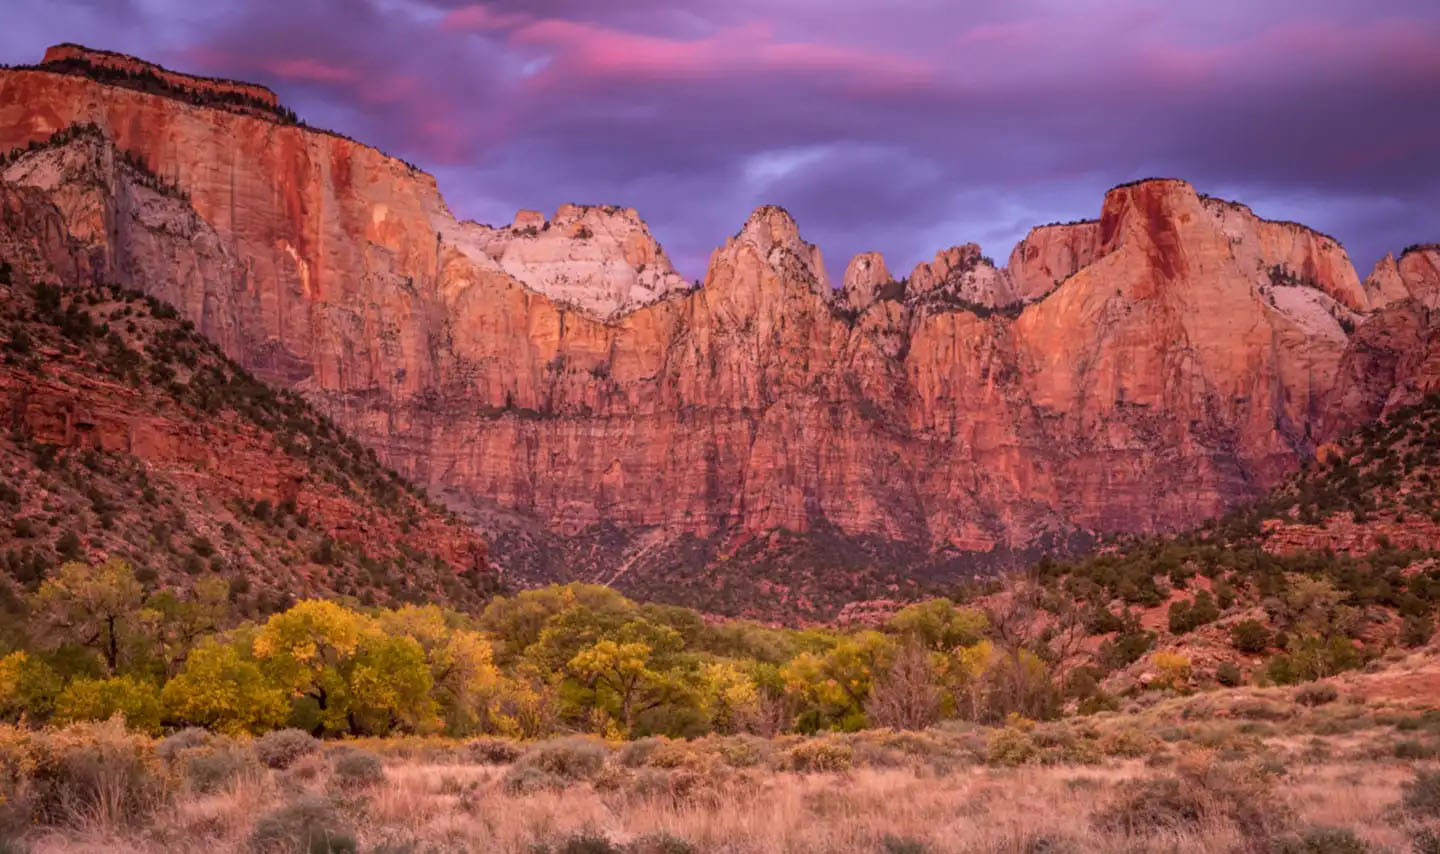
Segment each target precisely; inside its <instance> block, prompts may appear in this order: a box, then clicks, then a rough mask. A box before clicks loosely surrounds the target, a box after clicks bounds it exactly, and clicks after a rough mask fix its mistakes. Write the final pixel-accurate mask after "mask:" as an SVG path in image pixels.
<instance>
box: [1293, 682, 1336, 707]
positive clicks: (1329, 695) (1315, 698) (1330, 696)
mask: <svg viewBox="0 0 1440 854" xmlns="http://www.w3.org/2000/svg"><path fill="white" fill-rule="evenodd" d="M1338 699H1340V691H1339V689H1337V688H1336V687H1335V686H1334V685H1331V684H1330V683H1328V682H1312V683H1310V684H1309V685H1303V686H1301V688H1300V689H1299V690H1298V691H1296V692H1295V702H1297V703H1299V704H1300V705H1302V706H1323V705H1325V704H1326V703H1333V702H1335V701H1336V700H1338Z"/></svg>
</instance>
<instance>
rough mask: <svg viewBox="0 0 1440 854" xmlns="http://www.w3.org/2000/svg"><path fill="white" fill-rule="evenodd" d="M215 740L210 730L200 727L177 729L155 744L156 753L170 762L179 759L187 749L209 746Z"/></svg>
mask: <svg viewBox="0 0 1440 854" xmlns="http://www.w3.org/2000/svg"><path fill="white" fill-rule="evenodd" d="M214 740H215V736H214V735H212V734H211V733H210V731H209V730H206V729H201V728H199V727H186V728H185V729H182V730H177V731H175V732H173V733H171V734H170V735H167V736H165V737H164V738H162V739H160V740H159V741H158V742H156V744H155V755H156V756H158V757H160V758H161V759H163V760H165V761H166V762H170V761H172V760H175V759H179V758H180V756H181V754H183V753H185V752H186V751H190V750H194V749H195V748H197V747H209V746H210V743H211V742H212V741H214Z"/></svg>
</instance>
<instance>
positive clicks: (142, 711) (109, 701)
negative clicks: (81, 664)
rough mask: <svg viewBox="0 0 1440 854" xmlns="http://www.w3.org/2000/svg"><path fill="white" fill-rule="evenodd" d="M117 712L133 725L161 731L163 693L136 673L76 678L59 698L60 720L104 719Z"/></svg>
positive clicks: (57, 711) (57, 714)
mask: <svg viewBox="0 0 1440 854" xmlns="http://www.w3.org/2000/svg"><path fill="white" fill-rule="evenodd" d="M115 715H121V716H123V717H124V718H125V723H126V725H127V726H129V727H130V728H131V729H135V730H139V731H141V732H147V733H151V734H155V733H158V732H159V731H160V697H159V693H158V692H157V691H156V690H155V685H154V684H153V683H151V682H149V681H147V680H144V679H139V678H137V677H134V676H111V677H109V678H107V679H76V680H74V681H72V682H71V683H70V684H69V685H66V686H65V690H63V691H61V692H60V696H59V698H57V699H56V701H55V720H56V721H58V722H60V723H74V722H76V721H104V720H109V719H110V718H112V717H114V716H115Z"/></svg>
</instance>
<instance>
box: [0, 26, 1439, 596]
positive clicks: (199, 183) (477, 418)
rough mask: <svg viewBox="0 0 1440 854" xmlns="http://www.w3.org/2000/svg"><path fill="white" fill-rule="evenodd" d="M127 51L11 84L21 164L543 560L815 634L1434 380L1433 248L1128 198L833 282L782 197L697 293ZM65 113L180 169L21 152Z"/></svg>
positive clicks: (174, 297) (37, 187)
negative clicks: (1368, 243)
mask: <svg viewBox="0 0 1440 854" xmlns="http://www.w3.org/2000/svg"><path fill="white" fill-rule="evenodd" d="M77 51H78V53H77ZM139 62H140V61H139V60H130V59H128V58H116V57H114V56H111V55H107V54H95V55H91V54H85V53H84V52H83V51H80V49H76V48H68V49H66V50H65V51H61V52H60V53H57V54H56V55H55V57H53V61H52V62H50V63H42V64H41V65H38V66H34V67H29V68H15V69H8V70H0V148H15V149H18V150H19V154H18V155H17V158H18V159H17V160H16V161H15V162H13V163H11V164H10V165H9V166H8V167H7V168H6V180H7V181H9V182H11V183H12V184H15V185H16V186H18V187H24V188H26V189H28V190H32V191H35V192H37V193H39V194H41V195H43V196H44V197H46V198H47V199H48V200H49V201H50V203H51V204H53V205H54V206H55V207H56V209H57V210H58V211H59V212H60V215H61V229H62V231H63V233H65V234H67V235H69V238H70V239H72V240H74V241H76V243H77V244H78V245H81V246H83V247H84V249H83V250H82V251H83V253H84V254H85V255H86V257H87V258H88V259H90V260H91V262H92V263H93V266H94V268H95V269H96V271H97V273H99V274H100V275H101V277H102V278H104V279H105V280H107V281H111V282H115V283H117V284H119V285H121V286H123V287H125V288H129V289H134V290H139V291H141V292H143V293H145V294H147V295H150V296H154V297H155V298H157V299H160V300H162V301H163V302H166V303H168V304H171V305H174V306H175V307H176V309H177V310H178V311H179V312H180V316H181V317H182V318H183V319H186V320H189V321H190V322H192V323H193V324H194V325H195V329H196V331H197V332H199V333H200V334H203V335H204V336H206V337H207V338H208V339H210V340H211V341H213V342H215V343H216V344H217V345H218V346H219V347H220V349H221V351H222V352H224V353H225V354H226V355H227V356H228V357H229V358H231V359H232V360H233V361H234V362H235V363H236V364H238V365H240V366H241V367H243V368H244V369H246V370H248V371H250V372H251V373H252V374H253V375H254V376H256V377H257V378H258V379H260V380H262V381H264V382H266V383H268V384H271V385H272V386H274V387H276V388H281V389H288V390H290V391H293V392H295V393H296V394H298V395H300V396H301V397H303V398H304V399H305V400H306V401H308V402H309V403H310V404H311V405H313V406H315V407H316V409H317V410H318V411H320V412H323V413H325V414H326V415H328V416H329V417H330V418H332V419H333V420H334V422H335V423H336V424H337V425H339V426H340V428H341V429H343V430H345V431H346V432H347V434H349V435H350V436H353V437H354V438H355V439H356V440H357V441H359V442H360V443H361V444H362V445H364V446H365V447H367V448H369V449H372V450H373V451H374V452H375V453H376V455H377V458H378V459H379V460H380V461H381V462H382V463H384V464H385V465H388V466H391V467H393V468H395V469H396V470H397V471H399V472H401V473H402V474H403V475H405V476H406V477H408V478H409V479H411V480H412V481H413V482H415V483H417V484H418V485H420V486H421V487H423V488H425V489H426V490H427V491H428V492H429V493H430V494H431V495H434V496H436V497H437V499H438V500H443V501H444V503H445V504H446V505H447V506H449V507H450V508H451V509H452V510H454V511H455V512H456V513H457V514H460V515H461V516H462V517H463V518H465V519H466V520H467V521H468V522H470V523H472V524H474V525H476V526H478V528H479V530H480V531H481V532H482V534H483V535H484V536H485V537H486V538H487V539H489V540H490V541H491V542H492V544H493V545H494V548H493V551H492V556H493V558H494V560H495V561H496V562H497V563H498V564H499V565H501V566H502V567H504V568H505V569H506V570H507V571H509V572H510V573H511V575H512V577H514V578H516V579H517V580H519V581H523V582H525V583H542V582H546V581H555V580H565V579H568V578H583V579H587V580H588V579H598V580H602V581H607V580H610V579H614V583H615V584H616V585H618V586H620V587H621V588H622V589H624V590H627V591H631V592H634V593H636V594H643V595H647V596H648V595H655V596H663V597H666V598H670V599H673V600H676V601H689V602H696V603H703V605H704V606H705V607H706V608H707V609H714V610H721V611H724V612H727V613H751V614H756V615H761V616H783V615H785V614H796V615H803V616H807V617H814V618H822V619H823V618H826V617H829V616H833V615H834V613H836V611H837V610H838V608H839V607H840V605H841V604H842V602H843V600H844V599H846V598H865V597H873V596H875V595H878V594H888V593H903V592H904V591H905V590H906V589H907V588H909V587H911V586H913V585H915V584H918V583H928V581H929V580H930V579H931V578H932V577H933V578H934V579H935V580H937V581H942V582H943V581H946V580H954V579H955V578H956V577H959V576H961V575H963V574H965V573H967V572H969V571H971V570H977V571H989V570H994V569H997V568H1007V567H1017V566H1020V565H1023V564H1024V563H1025V562H1026V561H1027V560H1028V559H1029V557H1030V556H1033V555H1034V554H1037V553H1038V552H1039V550H1041V549H1043V548H1046V547H1049V546H1054V545H1065V546H1069V545H1083V544H1085V543H1088V542H1090V541H1092V540H1093V539H1094V538H1095V537H1097V536H1101V535H1105V534H1113V533H1117V532H1118V533H1155V532H1165V531H1175V530H1183V529H1185V528H1188V527H1190V526H1191V525H1193V524H1195V523H1196V522H1197V521H1198V520H1201V519H1204V518H1208V517H1213V516H1217V515H1220V514H1222V513H1224V512H1226V511H1228V510H1229V509H1231V508H1233V507H1235V506H1237V505H1240V504H1243V503H1245V502H1247V501H1253V500H1256V499H1258V498H1261V497H1263V496H1264V495H1266V494H1267V493H1268V491H1269V490H1270V489H1272V488H1273V487H1275V486H1277V485H1278V484H1280V483H1282V482H1283V481H1284V480H1285V478H1286V477H1287V476H1288V475H1289V474H1291V473H1292V472H1294V471H1295V470H1297V469H1298V468H1299V466H1300V464H1301V463H1302V462H1303V461H1304V460H1306V459H1309V458H1311V457H1312V456H1313V454H1314V452H1315V449H1316V448H1317V447H1318V446H1319V445H1321V444H1323V443H1325V442H1327V441H1329V440H1331V439H1333V438H1334V437H1335V436H1336V435H1339V434H1341V433H1342V432H1344V430H1345V429H1348V428H1349V427H1351V426H1354V425H1356V424H1360V423H1364V422H1365V421H1368V420H1369V419H1372V418H1374V417H1376V416H1378V415H1380V414H1381V413H1383V412H1384V411H1386V410H1387V409H1389V408H1393V407H1394V406H1398V405H1403V404H1404V403H1406V402H1413V401H1412V400H1411V399H1410V398H1412V397H1413V396H1414V395H1415V394H1423V393H1424V391H1425V390H1426V389H1427V388H1433V387H1434V382H1435V374H1436V372H1435V371H1434V370H1433V368H1431V367H1428V366H1430V365H1432V364H1434V363H1436V360H1435V359H1433V358H1432V354H1433V353H1435V352H1436V351H1435V348H1434V347H1433V346H1431V344H1432V343H1433V338H1434V333H1433V328H1434V325H1433V323H1432V321H1431V319H1430V318H1429V316H1428V314H1425V313H1424V312H1423V311H1420V310H1419V308H1418V307H1420V306H1423V305H1425V304H1427V303H1426V301H1427V300H1429V299H1431V298H1432V296H1433V294H1434V293H1436V291H1437V287H1440V278H1436V277H1435V276H1434V275H1433V271H1434V269H1435V266H1436V258H1437V257H1440V252H1437V251H1436V250H1434V249H1427V248H1426V247H1424V246H1420V247H1416V248H1415V249H1414V250H1413V251H1410V252H1407V253H1404V254H1403V255H1402V256H1400V257H1399V258H1398V259H1389V261H1388V263H1382V265H1380V266H1379V267H1377V269H1376V271H1375V272H1374V273H1373V274H1372V275H1371V276H1369V277H1366V279H1365V280H1364V281H1362V280H1361V277H1360V275H1359V274H1358V273H1357V271H1356V270H1355V269H1354V267H1353V265H1352V264H1351V261H1350V259H1349V257H1348V255H1347V254H1346V253H1345V250H1344V249H1343V247H1341V246H1340V245H1339V244H1338V243H1337V242H1336V241H1335V240H1334V239H1333V238H1330V237H1328V236H1326V235H1324V234H1321V233H1319V232H1316V231H1314V230H1312V229H1308V228H1306V227H1304V226H1301V225H1298V224H1295V223H1286V222H1275V221H1270V220H1266V219H1264V218H1263V217H1261V216H1258V215H1257V214H1256V213H1255V212H1253V211H1251V210H1250V209H1248V208H1246V207H1244V206H1243V205H1239V204H1235V203H1231V202H1225V201H1222V200H1219V199H1215V198H1211V197H1208V196H1206V195H1204V194H1202V193H1200V192H1199V191H1198V190H1197V189H1196V188H1195V187H1193V186H1192V185H1190V184H1188V183H1186V182H1184V181H1180V180H1170V179H1151V180H1144V181H1139V182H1135V183H1133V184H1127V185H1123V186H1120V187H1116V188H1113V189H1112V190H1110V191H1109V192H1108V193H1106V194H1105V196H1104V198H1103V199H1102V200H1100V204H1099V210H1098V216H1097V217H1096V218H1095V219H1094V220H1087V221H1082V222H1076V223H1070V224H1065V225H1051V226H1042V227H1038V228H1036V229H1033V230H1032V232H1031V233H1030V234H1029V235H1028V236H1027V237H1026V239H1025V240H1023V241H1022V242H1021V243H1020V244H1019V245H1017V246H1016V247H1015V248H1014V250H1013V251H1012V252H1011V253H1010V255H1009V263H1008V264H1006V265H1005V266H1004V267H1000V266H997V265H996V263H995V262H994V261H992V260H991V259H989V258H987V257H986V256H985V255H983V254H982V253H981V252H980V250H979V248H978V247H975V246H974V245H971V244H964V243H961V244H959V245H957V246H954V247H952V248H950V249H944V250H942V251H940V252H939V253H937V255H936V257H935V259H934V260H933V261H931V262H927V263H925V264H922V265H919V266H917V267H916V268H915V269H914V270H913V271H911V273H910V274H909V275H907V276H904V277H903V278H898V279H897V278H895V276H893V275H892V274H891V273H890V272H889V271H888V270H887V268H886V267H885V264H884V259H883V258H880V257H878V256H875V255H866V256H861V257H859V258H857V259H856V261H855V262H854V263H852V264H851V265H850V269H849V272H847V275H846V277H845V281H844V282H842V283H840V284H841V287H840V288H839V289H838V290H835V289H832V287H831V284H832V283H830V282H829V281H828V279H827V278H826V275H825V268H824V265H823V263H822V260H821V258H820V256H819V250H818V249H817V248H816V247H814V246H813V245H811V244H809V243H808V242H807V241H805V239H804V238H803V237H802V236H801V232H800V227H799V225H798V224H797V223H796V222H795V221H794V219H793V218H791V217H790V215H789V214H788V213H786V212H785V211H784V210H782V209H780V208H777V207H773V206H765V207H761V208H759V209H757V210H756V211H755V212H754V213H753V214H752V215H751V216H750V217H749V218H748V219H747V221H746V222H745V223H743V224H742V225H741V227H740V229H739V231H738V232H737V233H736V234H735V235H734V236H733V237H731V238H730V239H729V240H727V241H726V242H725V243H724V245H723V246H721V247H719V248H717V249H716V251H715V253H714V254H713V256H712V258H711V262H710V265H709V268H708V270H707V271H706V274H705V277H704V280H703V282H702V283H701V285H700V286H699V287H694V288H692V287H689V286H687V285H686V284H685V283H684V282H683V280H680V279H679V278H678V277H677V276H676V275H675V273H674V270H673V268H672V267H671V266H670V261H669V259H668V257H667V256H666V255H665V253H664V251H663V250H662V249H661V248H660V246H659V245H658V243H657V242H656V241H655V239H654V237H653V235H652V234H651V233H650V231H649V228H648V226H646V224H645V223H644V221H643V220H642V219H641V218H640V217H639V215H638V214H637V213H636V212H635V211H631V210H626V209H622V208H615V207H604V206H599V207H582V206H576V205H564V206H562V207H561V208H560V209H559V210H557V211H556V213H555V214H554V215H553V216H551V217H548V218H547V217H545V216H543V215H539V214H536V213H535V212H531V211H522V212H521V213H520V214H518V215H517V216H516V217H515V219H514V221H513V222H511V223H510V224H508V225H503V226H493V227H492V226H487V225H480V224H477V223H471V222H460V221H457V220H456V218H455V217H454V216H453V215H452V214H451V213H450V211H449V210H448V208H447V207H446V205H445V202H444V200H443V198H442V197H441V195H440V193H439V190H438V188H437V186H436V185H435V182H434V179H433V178H431V177H430V176H428V175H426V174H424V173H423V172H419V171H417V170H415V169H413V168H412V167H410V166H409V165H408V164H405V163H403V162H401V161H398V160H395V159H393V158H390V157H387V156H385V155H383V154H381V153H380V152H378V151H376V150H374V149H373V148H369V147H366V146H364V145H361V144H359V143H355V142H352V141H350V140H346V139H344V138H342V137H338V136H335V135H332V134H326V133H322V132H319V131H315V130H313V129H310V128H308V127H306V126H304V125H303V124H300V123H297V122H294V121H291V120H290V117H289V115H288V114H286V113H284V112H283V108H279V109H280V110H281V111H280V112H276V111H275V110H270V109H268V108H267V109H252V108H251V107H253V105H251V106H247V107H244V108H237V107H236V105H235V103H233V99H231V98H230V97H229V96H228V95H224V94H219V95H217V94H214V93H215V92H216V91H221V92H222V93H223V92H228V91H230V90H229V89H228V88H224V87H229V86H231V85H240V84H230V83H227V82H225V81H219V82H216V81H209V82H207V81H205V80H201V79H199V78H195V79H188V80H187V78H185V76H184V75H180V74H179V73H178V72H171V71H168V70H165V69H158V70H156V69H150V70H148V71H147V70H145V69H144V66H143V65H134V64H133V63H139ZM117 64H118V65H119V66H121V67H122V71H119V72H117V71H116V70H115V67H116V66H117ZM96 69H99V70H96ZM135 69H140V70H139V71H136V70H135ZM146 75H150V76H146ZM151 76H153V77H154V78H155V81H158V82H154V81H151V80H150V77H151ZM217 86H219V87H221V89H220V90H216V89H215V88H214V87H217ZM187 93H188V94H187ZM195 93H200V94H199V95H197V94H195ZM205 93H211V94H205ZM263 95H264V93H263V92H261V93H260V94H259V95H256V97H257V98H261V97H262V96H263ZM76 125H93V126H94V127H95V128H97V129H98V131H99V134H100V136H101V137H103V139H104V143H103V144H102V147H103V146H109V147H110V148H111V149H113V152H114V153H115V157H113V158H111V159H112V160H113V159H120V160H124V159H126V158H128V159H130V160H131V161H132V162H133V163H137V164H144V165H145V167H146V168H147V169H148V170H150V171H151V172H153V173H154V174H156V175H160V176H164V181H163V182H161V183H162V184H163V187H164V188H168V190H166V191H165V192H160V191H158V190H155V188H153V187H151V188H145V187H139V188H137V187H135V186H132V185H131V184H130V183H127V180H128V179H126V178H125V176H124V175H123V174H121V173H118V172H116V171H114V170H113V169H111V168H110V166H108V165H106V164H108V163H109V162H110V161H108V160H106V159H105V158H104V157H100V158H98V159H97V158H96V157H92V156H89V155H82V154H79V153H76V150H75V149H73V148H65V147H61V148H47V149H45V150H43V151H32V152H29V153H28V154H27V153H24V152H25V150H26V149H27V148H28V147H29V146H31V145H37V146H38V145H40V144H41V143H43V142H44V141H45V140H47V139H49V138H50V136H51V135H52V134H54V133H55V132H57V131H61V130H64V129H65V128H68V127H71V126H76ZM217 164H220V167H219V168H217V166H216V165H217ZM759 579H764V580H768V581H770V582H772V584H771V585H770V586H766V585H763V584H755V583H752V581H755V580H759ZM845 588H848V590H846V589H845ZM761 590H763V591H765V595H764V596H755V595H752V592H753V591H761Z"/></svg>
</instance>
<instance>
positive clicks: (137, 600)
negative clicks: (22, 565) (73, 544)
mask: <svg viewBox="0 0 1440 854" xmlns="http://www.w3.org/2000/svg"><path fill="white" fill-rule="evenodd" d="M143 602H144V590H143V589H142V588H141V586H140V582H139V581H137V580H136V578H135V572H134V570H132V569H131V568H130V564H128V563H126V562H125V561H123V560H121V559H119V558H111V559H109V560H107V561H105V562H104V563H102V564H100V565H99V566H89V565H87V564H83V563H78V562H72V563H67V564H64V565H63V566H61V567H60V569H59V571H58V572H57V573H56V574H55V577H53V578H50V579H47V580H46V581H45V582H44V583H42V584H41V585H40V588H39V589H38V590H36V591H35V593H34V595H32V596H31V597H30V615H31V622H32V625H33V626H34V630H35V634H36V636H37V638H39V639H40V640H41V642H42V643H48V644H49V645H51V646H52V647H54V646H59V645H62V644H76V645H78V646H82V647H86V648H88V649H92V650H94V651H95V652H96V653H98V654H99V655H100V657H101V659H103V661H104V663H105V671H106V672H107V673H109V674H110V675H114V674H116V673H118V672H119V670H120V666H121V663H122V661H121V656H122V653H123V652H124V651H125V650H126V649H127V647H129V645H130V644H131V643H132V642H133V641H134V639H135V638H136V636H137V635H138V634H139V632H140V609H141V605H142V604H143Z"/></svg>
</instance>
